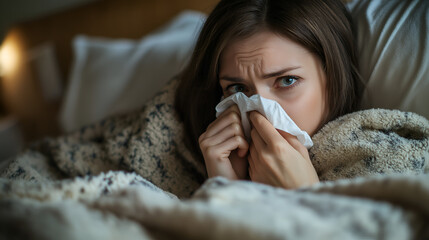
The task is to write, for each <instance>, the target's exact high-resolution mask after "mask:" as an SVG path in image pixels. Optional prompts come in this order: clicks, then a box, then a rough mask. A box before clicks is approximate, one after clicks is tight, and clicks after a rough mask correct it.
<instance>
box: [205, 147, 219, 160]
mask: <svg viewBox="0 0 429 240" xmlns="http://www.w3.org/2000/svg"><path fill="white" fill-rule="evenodd" d="M205 152H206V155H207V156H208V157H209V158H213V157H216V156H217V151H216V148H214V147H212V146H209V147H207V148H206V149H205Z"/></svg>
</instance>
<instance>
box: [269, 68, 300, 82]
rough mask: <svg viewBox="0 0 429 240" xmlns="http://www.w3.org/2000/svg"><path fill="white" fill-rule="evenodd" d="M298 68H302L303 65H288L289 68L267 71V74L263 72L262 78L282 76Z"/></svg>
mask: <svg viewBox="0 0 429 240" xmlns="http://www.w3.org/2000/svg"><path fill="white" fill-rule="evenodd" d="M298 68H301V66H295V67H288V68H285V69H282V70H279V71H276V72H272V73H265V74H263V77H262V78H264V79H267V78H272V77H278V76H281V75H283V74H285V73H287V72H290V71H292V70H295V69H298Z"/></svg>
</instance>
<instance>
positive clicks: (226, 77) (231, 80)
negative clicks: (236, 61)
mask: <svg viewBox="0 0 429 240" xmlns="http://www.w3.org/2000/svg"><path fill="white" fill-rule="evenodd" d="M219 80H226V81H230V82H244V80H243V79H242V78H238V77H228V76H223V77H220V78H219Z"/></svg>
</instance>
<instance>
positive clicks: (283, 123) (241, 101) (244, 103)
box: [216, 92, 313, 149]
mask: <svg viewBox="0 0 429 240" xmlns="http://www.w3.org/2000/svg"><path fill="white" fill-rule="evenodd" d="M233 104H237V106H238V109H239V110H240V114H241V123H242V125H243V130H244V135H245V136H246V138H247V139H248V140H249V139H250V123H249V119H248V117H247V112H250V111H258V112H259V113H261V114H262V115H264V116H265V117H266V118H267V119H268V121H270V123H271V124H272V125H273V126H274V127H275V128H276V129H279V130H282V131H285V132H287V133H289V134H291V135H293V136H296V137H297V138H298V141H300V142H301V143H302V144H303V145H304V146H305V147H306V148H307V149H309V148H310V147H312V146H313V141H312V140H311V138H310V136H309V135H308V133H307V132H305V131H303V130H301V129H300V128H299V127H298V126H297V125H296V124H295V122H294V121H293V120H292V119H291V118H290V117H289V115H287V113H286V112H285V110H284V109H283V108H282V106H280V104H279V103H278V102H276V101H273V100H271V99H266V98H263V97H261V96H260V95H259V94H256V95H253V96H251V97H247V96H246V95H245V94H244V93H242V92H238V93H235V94H233V95H231V96H229V97H227V98H225V99H223V100H222V101H221V102H220V103H219V104H218V105H217V106H216V117H218V116H219V115H220V114H221V113H222V112H224V111H225V110H226V109H228V108H229V107H230V106H232V105H233Z"/></svg>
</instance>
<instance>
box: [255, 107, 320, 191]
mask: <svg viewBox="0 0 429 240" xmlns="http://www.w3.org/2000/svg"><path fill="white" fill-rule="evenodd" d="M249 118H250V121H251V123H252V126H253V128H252V131H251V136H252V143H251V145H250V154H249V156H248V160H249V175H250V178H251V180H252V181H255V182H260V183H265V184H269V185H272V186H277V187H283V188H287V189H293V188H299V187H302V186H308V185H311V184H314V183H317V182H319V178H318V176H317V173H316V170H315V169H314V167H313V165H312V164H311V161H310V157H309V155H308V151H307V149H306V148H305V147H304V146H303V145H302V144H301V143H300V142H299V141H298V139H297V138H296V137H295V136H292V135H290V134H287V133H285V132H283V131H278V130H276V129H275V128H274V127H273V125H272V124H271V123H270V122H269V121H268V120H267V119H266V118H265V117H264V116H263V115H261V114H260V113H258V112H256V111H253V112H251V113H250V116H249Z"/></svg>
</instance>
